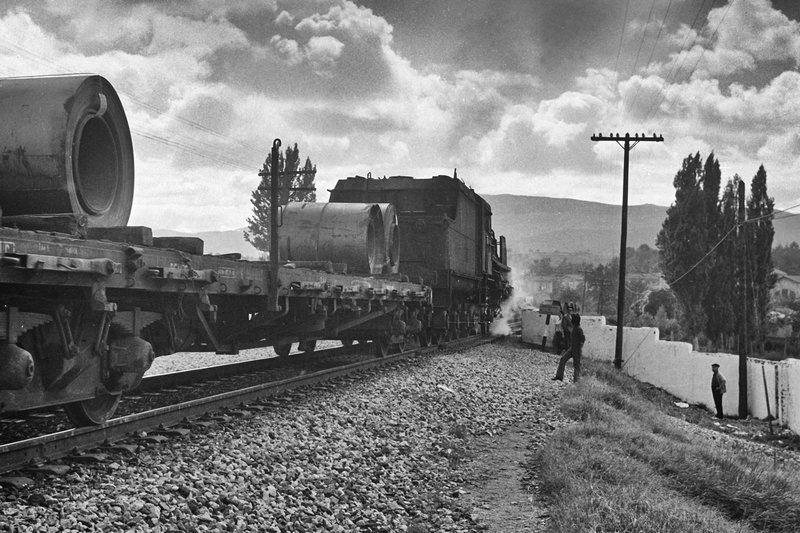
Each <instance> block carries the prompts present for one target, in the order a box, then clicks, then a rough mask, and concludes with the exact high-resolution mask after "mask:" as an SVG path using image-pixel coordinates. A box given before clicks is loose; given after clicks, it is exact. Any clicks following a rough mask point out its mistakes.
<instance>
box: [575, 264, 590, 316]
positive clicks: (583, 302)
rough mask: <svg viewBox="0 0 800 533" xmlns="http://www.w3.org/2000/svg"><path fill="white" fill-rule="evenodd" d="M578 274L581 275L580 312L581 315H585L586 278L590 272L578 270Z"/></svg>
mask: <svg viewBox="0 0 800 533" xmlns="http://www.w3.org/2000/svg"><path fill="white" fill-rule="evenodd" d="M578 272H580V273H581V274H583V298H582V299H581V312H582V313H586V309H587V306H586V276H588V275H589V272H591V270H579V271H578Z"/></svg>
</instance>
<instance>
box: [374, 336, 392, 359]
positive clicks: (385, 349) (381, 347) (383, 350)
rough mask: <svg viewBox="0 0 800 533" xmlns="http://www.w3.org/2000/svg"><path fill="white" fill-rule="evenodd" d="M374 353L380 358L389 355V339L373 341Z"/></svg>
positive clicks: (382, 338)
mask: <svg viewBox="0 0 800 533" xmlns="http://www.w3.org/2000/svg"><path fill="white" fill-rule="evenodd" d="M372 344H373V351H374V353H375V355H376V356H378V357H386V356H387V355H389V346H390V344H389V339H387V338H385V337H381V338H379V339H375V340H373V341H372Z"/></svg>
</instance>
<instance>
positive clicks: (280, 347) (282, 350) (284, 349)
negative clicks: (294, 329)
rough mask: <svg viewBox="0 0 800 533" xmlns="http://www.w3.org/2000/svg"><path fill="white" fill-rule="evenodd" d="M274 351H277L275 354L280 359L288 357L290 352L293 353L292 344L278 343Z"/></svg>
mask: <svg viewBox="0 0 800 533" xmlns="http://www.w3.org/2000/svg"><path fill="white" fill-rule="evenodd" d="M272 349H273V350H275V353H276V354H277V355H278V357H286V356H287V355H289V352H291V351H292V343H291V342H276V343H275V344H274V345H273V346H272Z"/></svg>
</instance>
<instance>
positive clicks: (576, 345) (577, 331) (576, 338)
mask: <svg viewBox="0 0 800 533" xmlns="http://www.w3.org/2000/svg"><path fill="white" fill-rule="evenodd" d="M584 342H586V336H585V335H584V334H583V328H582V327H581V315H579V314H578V313H573V315H572V343H571V344H570V347H569V348H568V349H567V350H565V351H564V354H563V355H562V356H561V360H560V361H559V362H558V370H556V377H554V378H553V380H558V381H564V368H565V367H566V366H567V361H569V360H570V359H572V367H573V369H574V373H573V378H572V381H573V383H575V382H577V381H578V380H579V379H580V376H581V357H582V356H583V343H584Z"/></svg>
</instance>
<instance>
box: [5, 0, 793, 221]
mask: <svg viewBox="0 0 800 533" xmlns="http://www.w3.org/2000/svg"><path fill="white" fill-rule="evenodd" d="M798 4H800V2H794V1H793V0H781V1H778V0H774V1H772V2H770V1H769V0H730V1H728V0H653V1H646V0H633V1H628V0H593V1H586V0H364V1H355V2H351V1H347V0H233V1H227V2H218V1H210V0H209V1H205V0H196V1H192V2H183V1H166V0H161V1H152V2H146V1H142V2H135V1H126V2H120V1H109V0H94V1H92V0H82V1H80V2H77V1H76V2H70V1H66V0H57V1H52V2H6V1H2V0H0V76H28V75H38V74H53V73H67V72H91V73H96V74H100V75H102V76H104V77H106V78H107V79H108V80H109V81H110V82H111V84H112V85H113V86H114V87H115V88H116V89H117V91H118V92H119V93H120V96H121V98H122V101H123V104H124V105H125V108H126V113H127V115H128V121H129V123H130V126H131V129H132V131H133V142H134V150H135V158H136V159H135V161H136V163H135V164H136V196H135V200H134V207H133V214H132V217H131V222H130V223H131V224H135V225H147V226H151V227H154V228H168V229H174V230H182V231H202V230H214V229H233V228H239V227H243V226H244V225H245V219H246V218H247V216H248V215H249V214H250V203H249V198H250V194H251V191H252V190H253V189H254V188H255V187H256V186H257V184H258V181H259V178H258V175H257V172H258V170H259V169H260V167H261V164H262V162H263V161H264V159H265V157H266V156H267V154H268V152H269V148H270V146H271V145H272V140H273V139H275V138H280V139H281V140H282V141H283V143H284V146H286V145H287V144H289V143H295V142H296V143H297V144H298V146H299V148H300V153H301V155H302V156H310V157H311V159H312V161H313V162H314V163H315V164H316V165H317V168H318V174H317V187H318V197H319V199H320V200H325V199H327V196H328V194H327V189H329V188H331V187H332V186H333V185H334V183H335V182H336V180H337V179H340V178H343V177H347V176H353V175H357V174H358V175H366V174H367V173H368V172H371V173H372V175H373V176H384V175H396V174H401V175H413V176H418V177H429V176H431V175H435V174H450V175H452V172H453V169H454V168H458V176H459V177H460V178H461V179H463V180H464V181H465V182H466V183H467V184H468V185H469V186H471V187H473V188H474V189H475V190H476V191H478V192H479V193H483V194H501V193H509V194H518V195H528V196H552V197H568V198H577V199H582V200H592V201H599V202H604V203H610V204H620V203H621V195H622V192H621V191H622V188H621V175H622V156H623V152H622V149H621V148H620V147H619V146H617V145H616V144H615V143H611V142H602V143H595V142H592V141H591V140H590V136H591V135H592V133H599V132H602V133H605V134H608V133H611V132H621V133H624V132H626V131H627V132H630V133H634V132H638V133H647V134H648V135H650V134H652V133H659V134H661V135H663V136H664V139H665V142H664V143H641V144H639V146H637V147H636V148H635V149H634V150H633V151H632V152H631V182H630V203H631V204H642V203H654V204H659V205H669V204H670V203H672V201H673V200H674V189H673V187H672V179H673V177H674V175H675V172H676V171H677V170H678V169H679V168H680V165H681V161H682V160H683V158H684V157H686V156H687V155H688V154H690V153H694V152H697V151H699V152H700V153H701V154H702V155H703V157H705V156H707V155H708V154H709V153H710V152H711V151H714V152H715V154H716V155H717V156H718V157H719V159H720V161H721V164H722V169H723V177H724V178H728V177H730V176H733V174H735V173H738V174H739V175H741V176H743V177H745V178H746V179H747V180H748V181H749V180H750V178H751V177H752V176H753V174H755V172H756V170H757V169H758V166H759V164H764V166H765V168H766V169H767V174H768V186H769V190H770V193H771V194H772V196H774V197H775V200H776V203H777V205H778V206H779V207H789V206H793V205H795V204H797V203H800V187H798V186H797V185H796V183H797V177H796V170H797V169H798V163H799V162H800V161H798V158H799V157H800V72H799V71H798V65H799V64H800V22H798V21H799V20H800V5H798Z"/></svg>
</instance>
